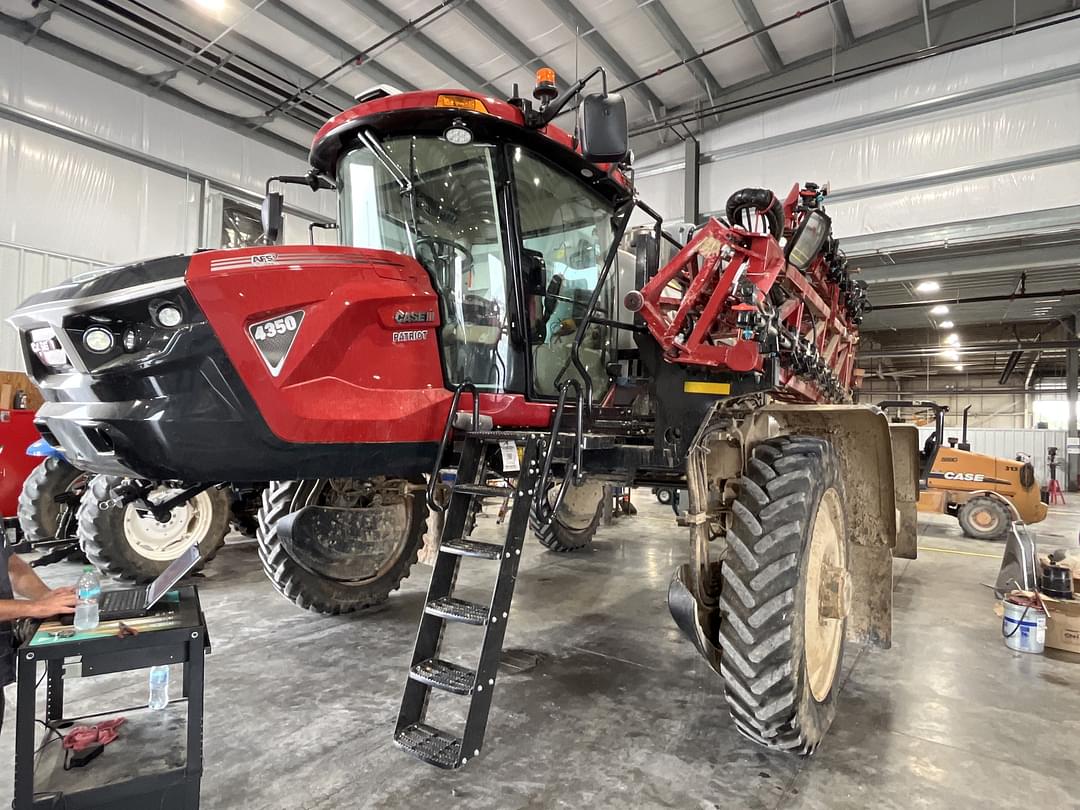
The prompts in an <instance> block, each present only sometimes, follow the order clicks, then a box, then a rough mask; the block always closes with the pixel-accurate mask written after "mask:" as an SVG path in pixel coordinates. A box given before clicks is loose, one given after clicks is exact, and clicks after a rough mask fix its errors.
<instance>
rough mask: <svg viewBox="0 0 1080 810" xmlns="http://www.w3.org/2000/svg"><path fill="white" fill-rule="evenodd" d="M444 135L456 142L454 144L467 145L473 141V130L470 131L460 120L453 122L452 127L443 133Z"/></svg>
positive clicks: (451, 141)
mask: <svg viewBox="0 0 1080 810" xmlns="http://www.w3.org/2000/svg"><path fill="white" fill-rule="evenodd" d="M443 137H444V138H446V140H448V141H449V142H450V143H452V144H454V146H465V145H467V144H470V143H472V132H470V131H469V130H468V129H467V128H466V127H465V125H464V124H462V123H461V122H460V121H455V122H454V123H453V124H451V125H450V128H449V129H447V130H446V132H444V133H443Z"/></svg>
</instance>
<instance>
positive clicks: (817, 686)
mask: <svg viewBox="0 0 1080 810" xmlns="http://www.w3.org/2000/svg"><path fill="white" fill-rule="evenodd" d="M845 528H846V527H845V526H844V513H843V510H842V509H841V505H840V495H839V493H837V491H836V490H835V489H831V488H830V489H827V490H826V491H825V493H824V494H823V495H822V496H821V502H820V503H819V504H818V510H817V515H816V516H815V517H814V526H813V529H812V532H811V535H810V552H809V559H808V561H807V569H806V593H805V603H804V608H805V609H804V612H803V615H804V616H805V627H804V633H803V639H804V649H805V653H804V654H805V658H806V677H807V679H808V680H809V682H810V692H811V693H812V694H813V696H814V700H816V701H818V702H819V703H820V702H822V701H824V700H825V699H826V698H827V697H828V695H829V692H830V691H832V686H833V681H834V680H835V679H836V672H837V670H838V669H839V665H840V650H841V646H842V645H843V641H844V619H843V618H842V617H841V618H830V617H829V616H826V615H824V612H823V610H822V606H823V601H824V599H825V596H826V594H825V591H826V590H827V589H828V588H829V586H830V584H831V585H833V586H834V587H835V586H836V584H837V583H838V582H839V583H846V576H844V575H843V574H841V575H840V576H839V577H833V580H834V581H833V582H832V583H830V582H829V578H830V576H829V575H830V572H836V571H840V572H846V570H847V554H846V553H845V552H846V549H845V545H844V544H845V538H846V536H847V533H846V531H845ZM843 587H844V585H843V584H841V585H840V586H839V588H840V590H842V589H843ZM841 598H843V597H841Z"/></svg>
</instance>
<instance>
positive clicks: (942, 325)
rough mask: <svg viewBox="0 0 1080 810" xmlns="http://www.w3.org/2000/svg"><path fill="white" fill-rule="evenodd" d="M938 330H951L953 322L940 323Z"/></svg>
mask: <svg viewBox="0 0 1080 810" xmlns="http://www.w3.org/2000/svg"><path fill="white" fill-rule="evenodd" d="M938 328H939V329H952V328H953V322H952V321H942V322H941V323H939V324H938Z"/></svg>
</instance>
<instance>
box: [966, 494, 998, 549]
mask: <svg viewBox="0 0 1080 810" xmlns="http://www.w3.org/2000/svg"><path fill="white" fill-rule="evenodd" d="M956 517H957V520H959V521H960V528H961V530H962V531H963V532H964V534H966V535H967V536H968V537H971V538H973V539H975V540H1000V539H1001V538H1002V537H1003V536H1004V535H1005V532H1006V531H1008V529H1009V514H1008V512H1007V511H1006V509H1005V507H1004V506H1002V505H1001V504H1000V503H998V502H997V501H996V500H994V499H993V498H986V497H983V498H972V499H971V500H970V501H968V502H967V503H965V504H964V505H963V506H961V507H960V510H959V512H957V515H956Z"/></svg>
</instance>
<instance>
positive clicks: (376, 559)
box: [292, 476, 417, 585]
mask: <svg viewBox="0 0 1080 810" xmlns="http://www.w3.org/2000/svg"><path fill="white" fill-rule="evenodd" d="M407 486H408V482H406V481H403V480H400V479H387V478H383V477H381V476H379V477H377V478H373V479H371V480H361V479H355V478H328V479H323V480H322V481H320V482H318V484H317V485H316V486H315V487H314V488H313V489H312V490H311V492H310V494H309V495H308V497H307V499H306V503H305V504H304V505H312V504H317V505H319V506H334V507H345V508H365V507H375V506H382V507H394V508H395V509H394V512H395V515H394V518H393V519H392V520H389V521H386V523H385V524H384V525H388V526H389V527H390V528H391V531H390V532H388V535H389V536H386V537H385V538H383V539H384V542H382V543H381V544H380V545H379V547H378V548H377V549H374V550H370V549H369V551H373V553H368V554H365V555H363V556H362V557H360V556H357V557H355V558H353V559H352V560H351V561H349V564H348V565H347V566H346V567H344V568H342V569H341V570H335V571H328V570H325V568H322V566H320V565H318V564H316V561H315V560H314V559H313V558H311V557H309V556H308V555H306V554H305V553H304V550H303V549H300V548H295V547H294V548H293V549H292V552H293V553H294V554H295V555H296V556H295V559H296V560H297V562H299V563H300V564H301V565H302V566H303V567H304V568H307V569H308V570H309V571H311V572H312V573H313V574H316V575H317V576H321V577H323V578H326V579H333V580H335V581H338V582H342V583H347V584H350V585H362V584H364V583H367V582H370V581H372V580H377V579H379V578H380V577H382V576H385V575H386V574H387V573H388V572H389V571H390V570H391V569H392V568H393V567H394V566H395V565H396V564H397V563H398V561H399V560H400V558H401V555H402V553H403V551H404V550H405V547H406V546H407V545H408V542H409V538H410V536H411V535H412V532H413V525H412V524H413V521H412V512H411V509H412V505H411V501H410V499H411V498H414V497H417V496H416V495H405V494H398V493H397V490H399V489H400V490H402V492H403V491H404V489H405V487H407ZM298 508H299V507H298ZM320 568H322V570H320Z"/></svg>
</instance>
